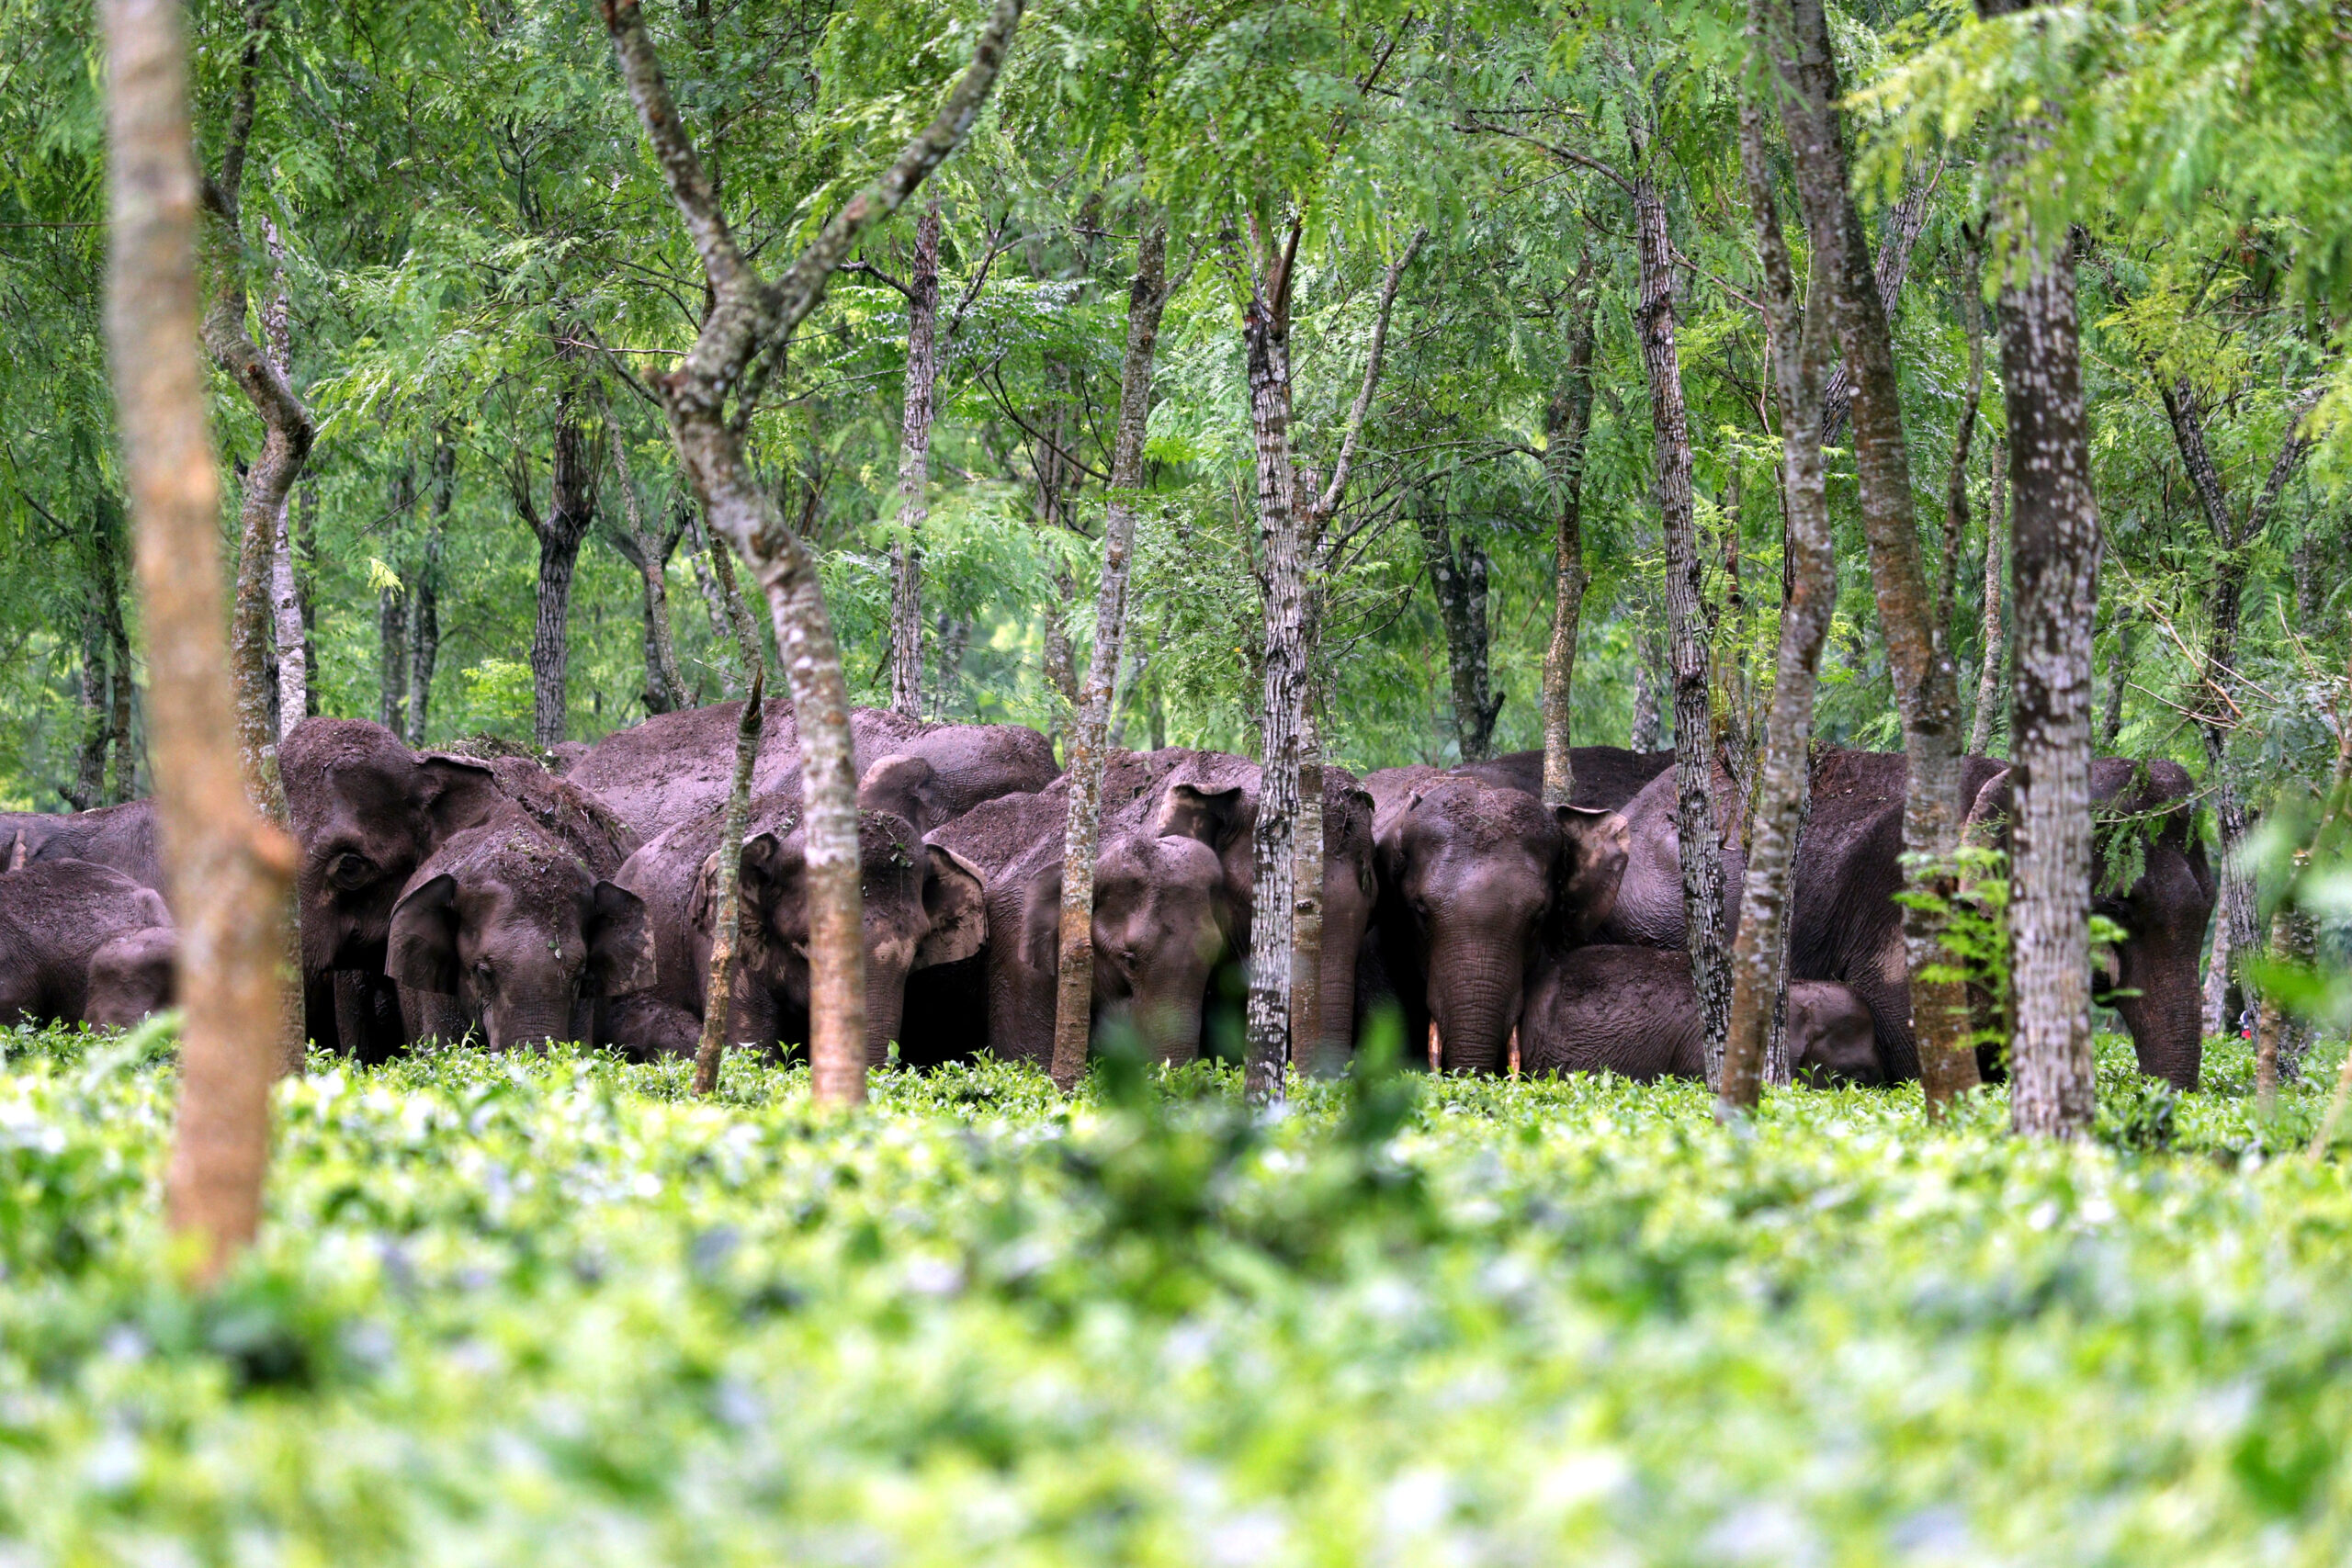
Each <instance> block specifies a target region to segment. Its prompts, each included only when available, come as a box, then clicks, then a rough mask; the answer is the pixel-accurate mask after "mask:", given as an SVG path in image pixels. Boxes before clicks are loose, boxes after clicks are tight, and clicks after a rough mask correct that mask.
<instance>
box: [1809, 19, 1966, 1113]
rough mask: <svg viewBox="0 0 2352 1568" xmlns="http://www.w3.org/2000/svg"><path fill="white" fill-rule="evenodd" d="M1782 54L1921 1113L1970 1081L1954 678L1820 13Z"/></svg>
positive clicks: (1959, 732) (1958, 734)
mask: <svg viewBox="0 0 2352 1568" xmlns="http://www.w3.org/2000/svg"><path fill="white" fill-rule="evenodd" d="M1786 5H1787V12H1786V15H1787V17H1788V19H1789V39H1790V42H1789V46H1788V52H1787V53H1786V55H1785V56H1784V57H1783V62H1782V67H1781V68H1782V71H1783V73H1784V75H1785V76H1786V77H1787V78H1788V85H1789V86H1791V87H1792V88H1794V89H1795V91H1794V92H1793V93H1792V95H1791V96H1787V97H1786V98H1784V99H1783V118H1785V120H1786V122H1787V125H1788V129H1789V135H1790V141H1791V145H1792V148H1793V150H1794V152H1795V154H1796V166H1797V178H1798V185H1799V188H1800V189H1801V190H1802V191H1803V192H1804V204H1805V212H1806V220H1807V223H1808V226H1809V227H1810V228H1811V229H1812V231H1813V235H1814V243H1815V244H1816V245H1817V246H1821V247H1824V248H1826V249H1827V250H1828V251H1829V253H1830V256H1831V259H1832V263H1833V266H1832V271H1831V277H1832V286H1833V292H1832V295H1831V298H1832V299H1833V301H1834V304H1835V309H1836V311H1837V318H1838V344H1839V347H1840V348H1841V349H1842V350H1843V352H1844V355H1845V361H1846V367H1847V368H1848V369H1849V373H1850V374H1851V376H1852V378H1853V382H1854V392H1855V397H1854V467H1855V471H1856V475H1857V478H1858V479H1859V480H1860V491H1861V512H1862V528H1863V532H1864V534H1865V535H1866V536H1868V538H1869V541H1870V559H1871V580H1872V584H1873V586H1874V588H1875V590H1876V597H1877V602H1878V615H1879V624H1880V626H1881V628H1882V630H1883V633H1884V636H1885V638H1886V651H1887V665H1888V668H1889V671H1890V672H1891V673H1892V674H1893V675H1894V694H1895V704H1896V707H1897V709H1898V710H1899V711H1900V713H1901V715H1902V718H1903V750H1904V755H1905V761H1906V763H1907V764H1908V768H1909V774H1908V783H1907V784H1906V786H1905V792H1904V805H1903V848H1904V851H1905V855H1906V859H1907V870H1906V873H1905V878H1904V880H1905V884H1906V885H1907V888H1908V891H1909V892H1910V893H1911V894H1913V895H1914V898H1913V900H1912V901H1911V902H1910V903H1907V904H1906V905H1905V908H1904V913H1903V941H1904V948H1905V955H1906V958H1907V961H1908V968H1909V971H1910V989H1911V1022H1912V1027H1913V1030H1914V1032H1915V1036H1916V1039H1917V1048H1918V1053H1919V1071H1920V1077H1921V1080H1922V1082H1923V1083H1924V1085H1925V1086H1926V1090H1927V1098H1928V1104H1929V1105H1930V1106H1931V1107H1935V1108H1940V1106H1941V1105H1942V1104H1943V1103H1944V1102H1945V1101H1946V1100H1949V1099H1950V1098H1951V1095H1952V1094H1954V1093H1956V1092H1958V1091H1959V1090H1961V1089H1966V1088H1969V1087H1972V1086H1973V1083H1974V1080H1975V1060H1976V1057H1975V1053H1974V1051H1973V1049H1972V1048H1971V1047H1970V1046H1969V1044H1968V998H1967V993H1966V990H1965V987H1962V985H1961V984H1960V983H1959V982H1958V981H1954V980H1938V979H1932V978H1930V977H1929V976H1931V975H1932V974H1934V973H1936V972H1938V971H1939V970H1943V969H1947V968H1949V967H1950V959H1949V955H1947V954H1946V953H1945V952H1944V950H1943V920H1942V918H1941V916H1940V915H1939V913H1938V910H1939V908H1944V907H1948V906H1949V904H1950V902H1951V899H1952V898H1953V897H1955V896H1956V894H1957V893H1958V891H1959V881H1958V874H1957V867H1956V866H1955V865H1954V863H1953V859H1952V857H1953V854H1954V852H1956V851H1957V850H1958V849H1959V847H1960V829H1961V825H1962V822H1963V820H1964V819H1965V818H1966V817H1967V813H1968V807H1969V804H1970V803H1969V802H1967V801H1966V800H1963V799H1962V791H1961V785H1962V765H1961V758H1962V751H1961V740H1962V728H1961V716H1960V681H1959V671H1958V670H1957V669H1956V668H1955V667H1954V665H1953V662H1952V658H1951V644H1950V637H1951V623H1950V620H1949V618H1948V617H1947V616H1945V615H1940V614H1939V609H1940V604H1939V600H1938V597H1937V595H1936V592H1935V589H1934V588H1933V587H1931V585H1930V584H1929V583H1928V580H1927V574H1926V572H1925V570H1923V569H1922V566H1921V562H1920V559H1919V528H1918V522H1917V516H1916V514H1915V512H1914V508H1913V503H1912V491H1911V458H1910V446H1909V439H1908V436H1907V434H1906V433H1905V430H1904V425H1903V404H1902V397H1901V389H1900V386H1899V384H1898V382H1897V380H1896V378H1895V370H1894V344H1893V340H1892V336H1891V334H1890V333H1889V330H1888V326H1887V317H1886V309H1885V307H1884V306H1883V304H1882V302H1881V299H1880V292H1879V281H1878V277H1877V275H1876V273H1875V272H1874V271H1873V269H1872V267H1871V254H1870V243H1869V241H1868V239H1867V237H1866V236H1865V235H1864V233H1863V230H1862V223H1861V218H1860V214H1858V213H1857V212H1856V211H1855V209H1854V198H1853V195H1852V192H1851V190H1850V189H1849V183H1848V173H1847V158H1846V133H1845V127H1844V123H1843V118H1842V115H1841V114H1840V111H1839V109H1838V104H1839V102H1840V100H1841V98H1842V96H1843V94H1842V93H1841V91H1840V89H1839V86H1838V69H1837V62H1836V60H1835V58H1834V57H1833V56H1832V54H1831V52H1830V45H1829V28H1828V21H1827V17H1826V14H1825V12H1824V9H1823V6H1824V0H1786Z"/></svg>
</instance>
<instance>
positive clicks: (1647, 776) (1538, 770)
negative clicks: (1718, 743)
mask: <svg viewBox="0 0 2352 1568" xmlns="http://www.w3.org/2000/svg"><path fill="white" fill-rule="evenodd" d="M1568 761H1569V762H1570V763H1571V764H1572V765H1573V767H1574V768H1575V770H1576V781H1577V784H1576V790H1575V792H1574V794H1573V795H1571V796H1570V798H1569V802H1568V804H1570V805H1571V806H1592V807H1606V808H1607V809H1609V810H1611V811H1623V809H1624V808H1625V803H1626V802H1627V801H1629V800H1631V799H1633V798H1634V796H1635V795H1639V794H1641V793H1642V786H1643V785H1644V784H1648V783H1649V782H1650V780H1652V779H1654V778H1656V777H1657V776H1658V774H1660V773H1664V772H1666V770H1667V769H1668V768H1670V767H1672V766H1674V753H1673V752H1672V751H1628V750H1625V748H1623V746H1571V747H1569V748H1568ZM1454 771H1455V772H1456V773H1468V774H1469V775H1470V776H1471V777H1472V778H1474V779H1477V780H1479V781H1480V782H1481V783H1484V784H1500V785H1502V786H1503V787H1504V788H1506V789H1523V790H1525V791H1526V792H1527V793H1528V794H1530V795H1533V796H1535V798H1536V799H1538V800H1541V799H1543V798H1544V753H1543V752H1541V751H1508V752H1505V753H1504V754H1503V755H1502V756H1499V757H1489V758H1487V760H1486V761H1483V762H1469V763H1465V764H1464V766H1462V767H1460V768H1457V769H1455V770H1454Z"/></svg>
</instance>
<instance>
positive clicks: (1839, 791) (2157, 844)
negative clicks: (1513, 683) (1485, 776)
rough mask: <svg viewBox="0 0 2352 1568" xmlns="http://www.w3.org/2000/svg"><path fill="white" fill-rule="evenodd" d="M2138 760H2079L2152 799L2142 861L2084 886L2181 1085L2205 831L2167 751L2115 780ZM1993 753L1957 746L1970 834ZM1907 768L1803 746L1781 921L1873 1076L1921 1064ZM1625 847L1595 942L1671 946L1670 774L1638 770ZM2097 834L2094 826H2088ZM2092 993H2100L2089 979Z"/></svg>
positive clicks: (1794, 952) (1674, 863)
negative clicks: (1807, 767) (1866, 1046)
mask: <svg viewBox="0 0 2352 1568" xmlns="http://www.w3.org/2000/svg"><path fill="white" fill-rule="evenodd" d="M2141 767H2142V764H2140V763H2136V762H2133V761H2129V760H2125V759H2119V758H2099V759H2098V760H2096V761H2094V762H2093V763H2092V773H2091V785H2092V788H2091V793H2092V798H2093V801H2094V803H2095V804H2096V805H2097V806H2098V808H2099V809H2100V810H2101V811H2102V812H2103V813H2104V812H2109V811H2113V810H2118V809H2120V808H2121V807H2122V805H2123V804H2124V802H2125V801H2126V800H2127V799H2129V800H2130V801H2131V803H2132V804H2134V805H2135V806H2140V807H2160V803H2169V806H2168V807H2163V808H2161V809H2160V810H2159V815H2160V816H2161V817H2162V818H2163V820H2162V823H2161V830H2160V831H2159V832H2158V833H2157V834H2156V836H2155V840H2154V842H2153V843H2152V844H2151V845H2150V846H2149V849H2148V852H2147V856H2146V863H2145V867H2144V871H2143V874H2142V875H2141V876H2140V877H2139V878H2138V879H2137V880H2136V881H2135V882H2134V883H2133V885H2132V886H2131V887H2130V888H2128V889H2126V890H2124V891H2122V892H2120V893H2112V894H2107V893H2103V894H2101V895H2100V896H2099V897H2098V901H2097V907H2098V908H2100V909H2101V910H2102V912H2109V913H2112V914H2114V915H2115V916H2116V918H2117V919H2119V920H2120V923H2122V924H2123V925H2124V926H2125V928H2126V929H2127V930H2129V931H2131V933H2132V935H2131V940H2130V941H2128V942H2125V943H2124V944H2123V946H2122V949H2121V952H2120V963H2121V974H2122V976H2129V978H2124V979H2122V980H2121V982H2120V983H2122V984H2125V985H2130V986H2132V987H2138V988H2140V989H2142V990H2143V991H2144V992H2145V993H2146V994H2145V995H2144V996H2143V997H2142V998H2132V999H2127V998H2118V1000H2117V1002H2116V1006H2117V1008H2118V1010H2119V1011H2120V1010H2123V1009H2124V1008H2125V1007H2126V1006H2127V1005H2128V1006H2129V1008H2130V1009H2131V1010H2130V1011H2127V1012H2124V1022H2125V1024H2126V1026H2127V1027H2129V1028H2130V1029H2131V1037H2132V1043H2133V1044H2134V1046H2135V1047H2137V1048H2138V1051H2139V1054H2140V1061H2141V1066H2142V1068H2143V1071H2146V1072H2148V1073H2150V1074H2152V1075H2154V1076H2156V1077H2164V1078H2166V1079H2168V1080H2169V1081H2171V1082H2172V1083H2173V1084H2175V1085H2176V1086H2178V1087H2181V1088H2194V1087H2195V1085H2196V1082H2197V1075H2198V1067H2199V1049H2200V1042H2199V1006H2198V974H2197V958H2198V949H2199V944H2200V943H2201V942H2203V940H2204V931H2205V924H2206V921H2207V920H2208V919H2210V918H2211V914H2212V905H2213V877H2212V873H2211V869H2210V868H2209V867H2208V865H2207V863H2206V859H2205V851H2204V846H2203V844H2202V843H2201V842H2199V840H2197V839H2196V837H2195V835H2194V832H2193V828H2192V818H2193V802H2192V800H2191V798H2190V795H2191V785H2190V784H2189V780H2188V774H2187V773H2185V772H2184V771H2183V770H2182V769H2180V768H2179V767H2178V766H2177V765H2176V764H2174V763H2170V762H2151V763H2147V764H2145V767H2146V769H2147V774H2146V781H2147V782H2146V784H2145V785H2144V786H2143V788H2142V789H2141V791H2140V793H2139V794H2138V795H2127V791H2128V790H2129V789H2130V787H2131V782H2132V780H2133V779H2134V777H2135V775H2136V774H2137V772H2138V770H2139V769H2140V768H2141ZM2006 772H2007V770H2006V769H2005V768H2004V766H2003V764H2001V763H2000V762H1998V761H1994V760H1992V759H1990V758H1985V757H1971V758H1968V759H1967V760H1966V763H1965V772H1964V773H1963V775H1962V776H1963V788H1964V789H1965V790H1966V791H1967V792H1968V794H1969V795H1970V796H1971V798H1972V799H1973V800H1975V801H1976V802H1977V804H1976V806H1975V807H1974V808H1973V812H1972V820H1973V821H1974V822H1976V823H1977V824H1978V825H1979V826H1978V831H1979V834H1980V836H1982V837H1985V838H1992V837H1995V836H1996V832H1997V827H1998V824H1997V820H1996V819H1997V818H1998V817H1999V815H2000V813H2001V809H2002V808H2003V807H2006V805H2007V791H2006V786H2005V785H2000V786H1996V781H2000V780H2002V779H2004V778H2005V775H2006ZM1908 776H1909V769H1908V766H1907V764H1906V763H1905V760H1904V758H1903V756H1902V755H1901V753H1899V752H1882V751H1848V750H1839V749H1834V748H1831V749H1825V750H1822V751H1821V752H1820V753H1819V754H1818V755H1817V756H1816V758H1815V762H1814V770H1813V808H1812V814H1811V816H1810V818H1809V819H1808V820H1807V822H1806V824H1805V831H1804V841H1803V844H1802V847H1801V848H1800V850H1799V852H1798V855H1797V866H1796V886H1795V903H1794V908H1793V909H1792V919H1791V925H1790V953H1789V973H1790V975H1791V976H1792V977H1795V978H1798V979H1807V980H1835V981H1838V982H1840V983H1842V984H1844V985H1846V986H1849V987H1852V989H1853V991H1854V994H1855V995H1856V996H1858V997H1860V998H1861V999H1862V1002H1863V1004H1864V1005H1865V1006H1867V1007H1868V1008H1869V1009H1870V1011H1871V1019H1872V1020H1873V1022H1874V1025H1875V1029H1876V1034H1877V1041H1878V1053H1879V1061H1880V1067H1881V1071H1882V1073H1883V1077H1884V1078H1885V1080H1886V1081H1887V1082H1890V1083H1894V1082H1902V1081H1905V1080H1908V1079H1912V1078H1916V1077H1918V1076H1919V1053H1918V1046H1917V1041H1916V1039H1915V1037H1914V1035H1913V1033H1912V1030H1911V986H1910V977H1909V968H1908V965H1907V964H1906V962H1905V953H1904V948H1903V909H1902V906H1900V905H1898V904H1896V903H1895V902H1894V895H1895V894H1896V893H1897V892H1899V891H1901V889H1902V886H1903V872H1902V860H1901V857H1902V852H1903V794H1904V787H1905V780H1906V779H1907V777H1908ZM1728 795H1729V792H1728V790H1727V789H1725V788H1724V785H1723V780H1722V776H1721V775H1720V774H1718V775H1717V791H1716V798H1717V799H1718V801H1719V802H1723V804H1722V805H1720V806H1719V807H1718V813H1719V816H1720V817H1721V818H1722V819H1723V820H1724V821H1728V811H1729V803H1728ZM1625 816H1626V820H1627V823H1628V825H1629V828H1630V829H1631V835H1632V854H1631V859H1630V861H1629V862H1628V863H1627V866H1626V870H1625V876H1624V880H1623V885H1622V886H1621V887H1620V889H1619V892H1618V897H1617V907H1616V909H1615V910H1614V912H1613V913H1612V914H1611V917H1610V919H1609V920H1608V922H1607V923H1606V924H1605V925H1604V926H1603V928H1602V930H1601V931H1600V938H1601V940H1602V941H1605V942H1639V943H1642V944H1645V945H1647V946H1653V947H1676V948H1679V947H1680V946H1681V945H1682V940H1683V923H1682V866H1681V860H1680V840H1679V836H1678V835H1677V833H1676V831H1675V827H1674V779H1673V775H1672V774H1671V773H1668V774H1665V775H1663V776H1661V777H1660V778H1658V779H1656V780H1654V781H1652V782H1651V784H1649V785H1648V786H1647V787H1645V789H1644V790H1643V791H1642V793H1641V794H1640V795H1636V796H1635V797H1634V801H1633V802H1632V804H1631V805H1629V806H1628V807H1626V809H1625ZM2102 837H2103V838H2104V837H2105V835H2102ZM1744 874H1745V868H1744V865H1743V863H1742V862H1741V859H1740V856H1739V854H1738V852H1737V851H1736V849H1729V850H1727V851H1726V853H1725V857H1724V886H1727V887H1737V886H1739V883H1740V878H1741V877H1742V876H1743V875H1744ZM2102 994H2103V993H2102Z"/></svg>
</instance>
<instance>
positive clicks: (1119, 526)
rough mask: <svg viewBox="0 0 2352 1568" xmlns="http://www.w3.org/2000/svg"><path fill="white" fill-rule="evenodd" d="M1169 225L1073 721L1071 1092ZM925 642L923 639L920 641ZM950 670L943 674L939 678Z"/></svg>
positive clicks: (1142, 310)
mask: <svg viewBox="0 0 2352 1568" xmlns="http://www.w3.org/2000/svg"><path fill="white" fill-rule="evenodd" d="M1167 271H1168V231H1167V230H1166V229H1165V228H1164V227H1163V226H1161V225H1160V224H1159V223H1158V222H1155V221H1147V222H1146V224H1145V227H1144V231H1143V237H1142V238H1141V239H1140V240H1139V241H1138V242H1137V243H1136V271H1135V278H1134V280H1133V282H1131V283H1130V284H1129V285H1128V288H1127V349H1126V357H1125V360H1124V362H1123V363H1122V364H1121V367H1120V370H1119V424H1118V433H1117V434H1116V435H1115V436H1114V444H1113V447H1112V453H1111V485H1110V494H1109V495H1108V497H1107V498H1106V500H1107V503H1108V509H1107V516H1106V518H1105V521H1104V524H1103V576H1102V580H1101V581H1100V583H1099V584H1098V585H1097V587H1096V589H1095V592H1094V649H1093V652H1092V654H1091V656H1090V658H1089V660H1088V662H1087V668H1086V689H1085V691H1084V692H1083V694H1081V696H1080V702H1079V705H1078V713H1077V718H1076V722H1075V723H1074V724H1072V726H1071V728H1070V746H1069V769H1068V773H1069V786H1070V787H1069V817H1068V818H1066V820H1065V822H1064V825H1063V829H1062V903H1061V928H1060V949H1059V956H1058V960H1057V962H1058V964H1059V969H1058V971H1057V973H1058V976H1059V980H1058V984H1057V990H1056V994H1055V998H1054V1055H1053V1074H1054V1081H1055V1082H1056V1083H1057V1084H1058V1085H1060V1086H1061V1088H1062V1089H1064V1090H1065V1091H1068V1090H1069V1089H1070V1088H1071V1087H1073V1086H1074V1085H1075V1084H1076V1083H1077V1082H1078V1077H1079V1074H1080V1073H1081V1072H1083V1071H1084V1070H1085V1067H1086V1048H1087V1042H1088V1039H1089V1036H1090V1032H1091V1025H1092V1019H1093V1008H1094V856H1095V848H1096V843H1097V841H1098V839H1099V837H1100V834H1101V830H1102V819H1103V761H1104V757H1103V737H1104V731H1105V730H1106V729H1107V728H1108V726H1109V723H1110V717H1111V708H1112V703H1113V699H1114V695H1115V691H1116V686H1117V672H1118V668H1119V651H1120V649H1121V648H1122V647H1123V646H1124V644H1125V636H1126V621H1127V579H1128V573H1129V570H1131V566H1132V560H1133V556H1134V551H1135V536H1136V496H1137V494H1138V493H1139V492H1140V491H1142V489H1143V472H1144V427H1145V423H1146V422H1147V420H1148V417H1149V415H1150V412H1151V370H1152V363H1153V356H1154V354H1155V352H1156V351H1157V349H1158V346H1159V317H1160V312H1161V310H1162V309H1163V308H1164V307H1165V306H1166V305H1167V303H1168V290H1167ZM918 646H919V644H918ZM943 675H944V671H943Z"/></svg>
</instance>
